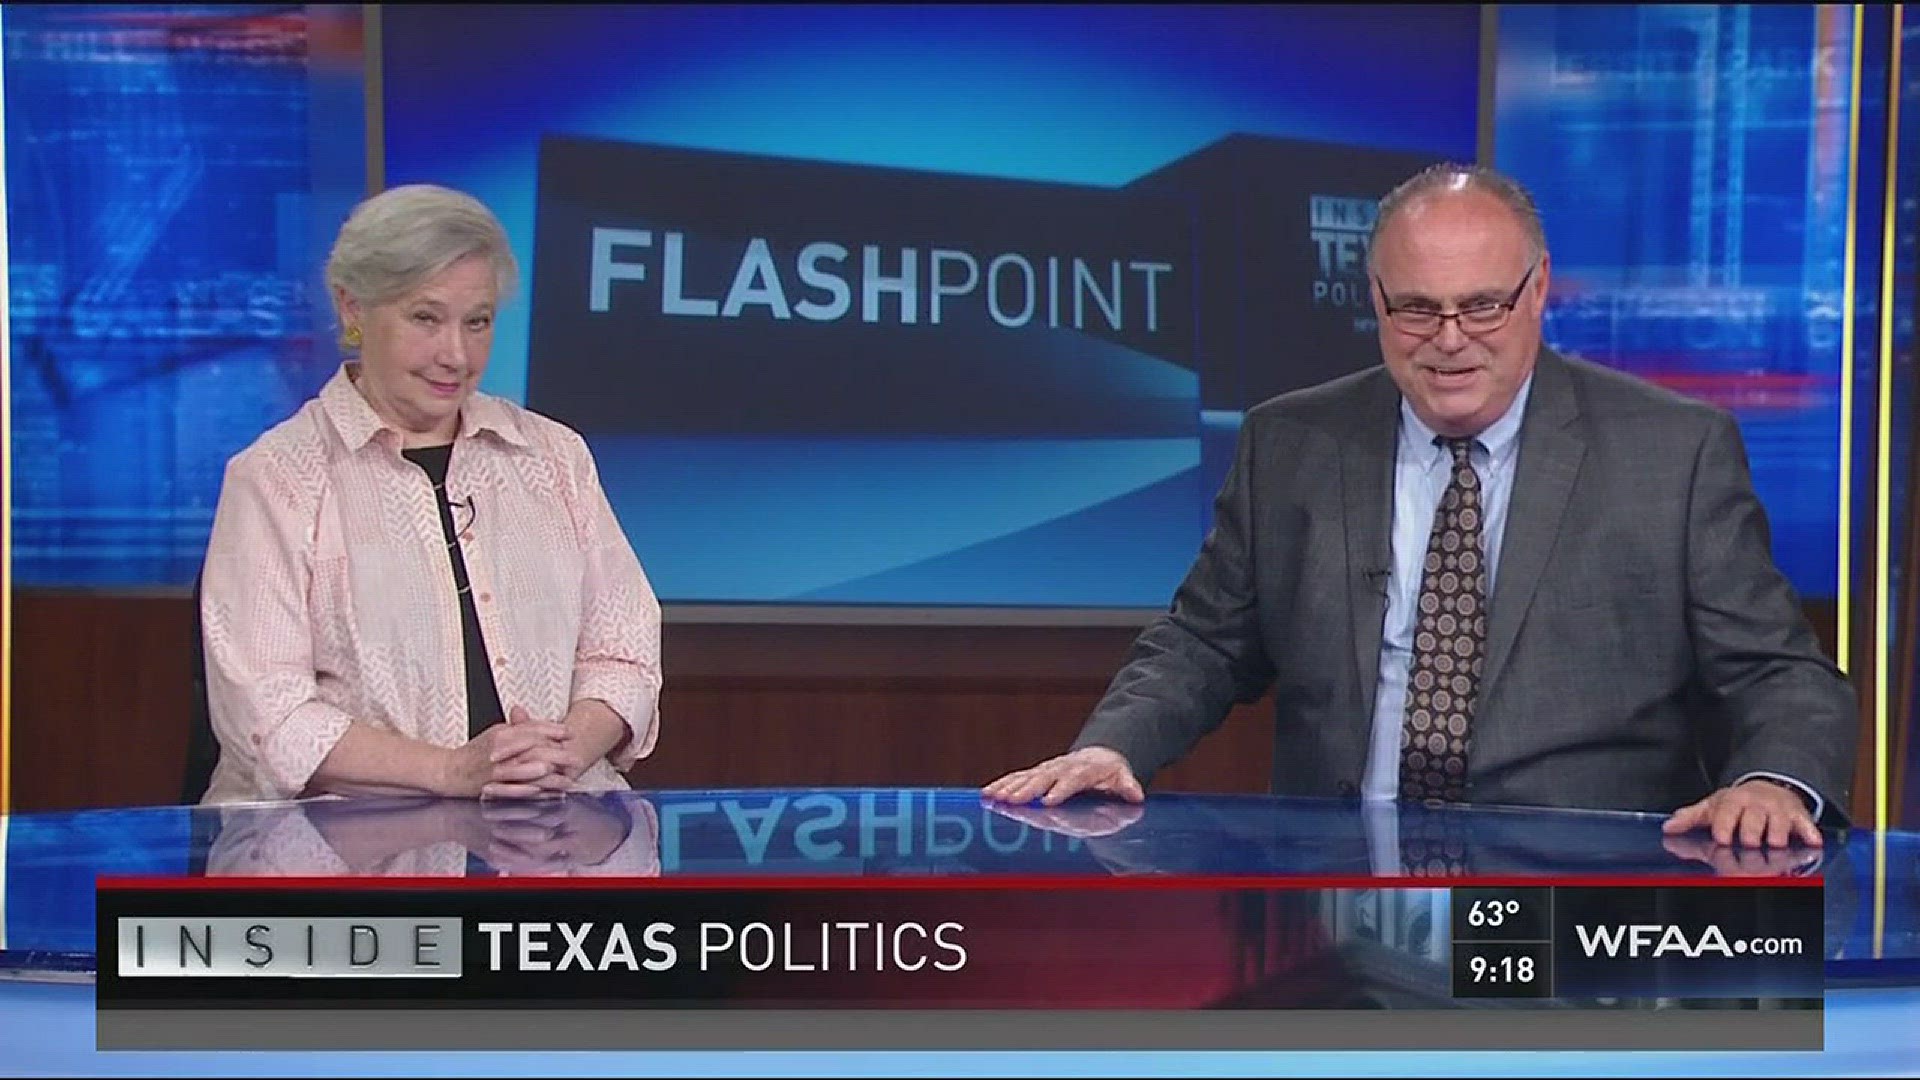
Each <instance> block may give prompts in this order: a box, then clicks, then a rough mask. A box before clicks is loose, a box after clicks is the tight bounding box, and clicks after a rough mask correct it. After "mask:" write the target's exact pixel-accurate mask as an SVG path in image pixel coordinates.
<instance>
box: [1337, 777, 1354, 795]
mask: <svg viewBox="0 0 1920 1080" xmlns="http://www.w3.org/2000/svg"><path fill="white" fill-rule="evenodd" d="M1337 790H1338V791H1339V792H1340V794H1341V795H1352V794H1353V793H1354V792H1356V791H1359V790H1360V788H1359V786H1358V785H1356V784H1355V783H1354V782H1353V781H1351V780H1342V781H1340V784H1339V786H1338V788H1337Z"/></svg>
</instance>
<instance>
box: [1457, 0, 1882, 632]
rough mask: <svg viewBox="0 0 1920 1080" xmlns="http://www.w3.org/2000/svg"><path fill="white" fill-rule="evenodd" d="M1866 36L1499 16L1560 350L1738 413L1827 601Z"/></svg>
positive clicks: (1799, 22)
mask: <svg viewBox="0 0 1920 1080" xmlns="http://www.w3.org/2000/svg"><path fill="white" fill-rule="evenodd" d="M1850 37H1851V17H1850V12H1849V10H1848V9H1846V8H1843V7H1828V8H1815V7H1813V6H1809V5H1781V6H1766V5H1686V6H1666V5H1657V4H1641V5H1634V6H1631V7H1594V6H1582V5H1573V4H1553V5H1541V6H1530V5H1502V7H1501V8H1500V27H1499V42H1500V60H1499V72H1498V78H1497V82H1496V88H1497V93H1498V107H1497V122H1496V130H1495V138H1494V145H1495V150H1496V154H1497V157H1498V159H1499V160H1498V164H1499V165H1500V167H1501V168H1503V169H1505V170H1506V171H1508V172H1510V173H1512V174H1513V175H1514V176H1515V177H1516V178H1517V179H1519V180H1520V181H1521V182H1522V183H1524V184H1526V185H1528V187H1529V188H1531V189H1532V191H1533V192H1534V194H1535V196H1536V198H1537V200H1538V202H1539V206H1540V212H1541V216H1542V217H1543V219H1544V221H1545V224H1546V230H1547V239H1548V243H1549V246H1550V247H1551V248H1552V251H1553V289H1552V294H1551V298H1550V306H1549V309H1548V312H1547V320H1546V339H1547V341H1548V342H1549V343H1551V344H1553V345H1555V346H1557V347H1559V348H1561V349H1563V350H1565V351H1567V352H1571V353H1577V354H1580V355H1583V356H1586V357H1588V358H1590V359H1593V360H1598V361H1600V362H1602V363H1606V364H1608V365H1611V366H1613V367H1618V368H1622V369H1624V370H1627V371H1631V372H1634V373H1635V374H1638V375H1641V376H1644V377H1646V378H1649V379H1652V380H1654V381H1656V382H1660V383H1663V384H1665V385H1667V386H1669V387H1671V388H1673V389H1675V390H1678V391H1680V392H1681V393H1685V394H1689V395H1693V396H1696V397H1699V398H1703V399H1705V400H1708V401H1712V402H1715V403H1716V404H1720V405H1723V406H1725V407H1727V408H1729V409H1731V410H1732V411H1733V413H1734V415H1735V416H1736V417H1737V418H1738V419H1739V421H1740V424H1741V427H1742V430H1743V433H1744V435H1745V437H1746V442H1747V452H1748V456H1749V458H1750V459H1751V462H1752V467H1753V474H1754V486H1755V487H1756V489H1757V490H1758V492H1759V495H1760V499H1761V502H1762V503H1763V504H1764V505H1765V506H1766V509H1767V513H1768V517H1769V519H1770V522H1771V524H1772V526H1773V533H1774V536H1773V540H1774V554H1775V558H1776V560H1777V561H1778V562H1779V564H1780V566H1781V569H1782V570H1783V571H1785V573H1786V574H1787V576H1788V577H1789V578H1790V579H1791V580H1792V581H1793V584H1794V586H1795V588H1796V589H1798V590H1799V591H1800V593H1801V594H1802V595H1803V596H1814V597H1831V596H1833V595H1834V591H1835V583H1836V581H1837V574H1838V556H1837V549H1838V530H1839V495H1838V492H1839V442H1840V411H1839V403H1840V371H1841V367H1840V362H1841V356H1840V340H1841V319H1840V313H1841V310H1842V306H1841V296H1842V284H1843V275H1844V270H1845V235H1846V225H1847V204H1846V192H1847V136H1848V94H1849V78H1848V73H1849V68H1850V64H1851V60H1852V51H1851V50H1852V42H1851V41H1850ZM1863 160H1864V159H1863ZM1871 242H1872V241H1871V237H1870V236H1869V237H1867V238H1866V239H1864V240H1863V243H1869V244H1870V243H1871ZM1868 287H1870V286H1867V285H1866V284H1864V283H1863V289H1865V288H1868ZM1863 298H1864V296H1863Z"/></svg>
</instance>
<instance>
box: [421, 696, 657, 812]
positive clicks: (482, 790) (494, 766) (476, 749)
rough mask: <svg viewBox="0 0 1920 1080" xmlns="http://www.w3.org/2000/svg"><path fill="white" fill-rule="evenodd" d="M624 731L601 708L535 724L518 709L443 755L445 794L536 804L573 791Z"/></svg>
mask: <svg viewBox="0 0 1920 1080" xmlns="http://www.w3.org/2000/svg"><path fill="white" fill-rule="evenodd" d="M626 735H627V725H626V723H625V721H623V720H621V719H620V717H619V715H618V714H617V713H615V712H614V711H613V709H611V708H610V707H608V706H607V705H606V704H604V703H602V702H599V701H595V700H593V699H591V698H588V699H582V700H580V701H576V702H574V704H573V707H572V708H570V709H569V710H567V715H566V716H565V717H563V718H561V719H559V720H538V719H535V718H534V717H533V716H532V715H531V714H529V713H528V712H527V710H526V708H525V707H524V706H520V705H515V706H514V707H513V708H512V709H510V710H508V712H507V722H506V723H504V724H495V725H493V726H492V727H490V728H488V729H486V730H485V731H483V732H481V733H480V734H479V735H476V736H474V737H473V738H472V739H469V740H467V742H466V744H465V745H463V746H460V747H458V748H457V749H454V750H452V751H450V752H449V756H448V758H447V772H448V782H447V783H446V784H445V785H444V791H445V794H449V795H454V796H458V797H465V798H475V797H477V798H481V799H537V798H543V797H548V796H556V795H563V794H565V793H566V792H569V791H572V790H574V784H575V782H576V781H578V780H579V779H580V775H581V774H582V773H584V772H586V770H587V769H588V768H590V767H592V765H593V763H594V762H596V761H599V760H600V759H601V758H603V757H605V756H606V755H607V754H608V753H609V752H611V751H612V750H613V749H614V748H615V747H617V746H619V745H620V743H621V741H622V740H623V739H625V738H626Z"/></svg>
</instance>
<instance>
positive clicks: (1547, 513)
mask: <svg viewBox="0 0 1920 1080" xmlns="http://www.w3.org/2000/svg"><path fill="white" fill-rule="evenodd" d="M1579 415H1580V408H1579V402H1578V400H1577V399H1576V398H1575V396H1574V392H1573V379H1572V375H1571V373H1570V372H1569V371H1568V370H1567V364H1566V362H1565V361H1564V360H1562V359H1560V358H1559V357H1558V356H1557V355H1555V354H1554V353H1553V352H1552V351H1551V350H1548V349H1545V348H1542V349H1541V350H1540V359H1539V362H1538V364H1537V365H1536V366H1535V368H1534V375H1533V389H1532V390H1531V391H1530V392H1529V395H1528V398H1527V414H1526V417H1525V418H1524V419H1523V420H1522V421H1521V425H1520V459H1519V461H1518V462H1517V463H1516V465H1517V469H1516V471H1515V474H1514V479H1513V491H1512V493H1511V495H1510V497H1509V501H1508V503H1507V525H1506V533H1505V535H1504V536H1503V537H1502V538H1501V542H1500V565H1499V567H1498V569H1497V570H1496V572H1495V574H1496V578H1495V582H1494V587H1493V597H1492V599H1491V600H1490V601H1489V610H1488V612H1487V668H1486V671H1484V672H1482V673H1481V678H1480V698H1481V700H1483V701H1484V700H1486V696H1487V694H1488V693H1489V692H1490V691H1491V690H1492V689H1493V686H1494V684H1495V682H1496V681H1497V680H1498V679H1499V678H1500V672H1501V670H1502V669H1503V668H1505V667H1506V663H1507V657H1508V655H1509V654H1510V653H1511V652H1512V651H1513V642H1514V638H1515V637H1516V636H1517V635H1518V634H1519V632H1520V624H1521V623H1522V622H1524V621H1525V620H1526V616H1527V608H1528V607H1529V606H1531V605H1532V603H1533V594H1534V590H1535V589H1536V588H1537V587H1538V586H1539V584H1540V575H1541V573H1542V572H1544V571H1545V570H1546V566H1547V557H1548V556H1549V555H1551V554H1552V552H1553V545H1554V541H1555V539H1556V538H1557V537H1558V536H1559V534H1560V523H1561V521H1562V519H1563V518H1564V517H1565V516H1566V510H1567V503H1568V501H1569V500H1570V499H1571V498H1572V495H1573V484H1574V480H1575V479H1576V478H1577V477H1578V476H1579V475H1580V462H1581V459H1582V458H1584V457H1585V456H1586V442H1585V440H1584V439H1582V438H1581V436H1580V431H1579V428H1578V426H1577V425H1575V424H1574V423H1573V421H1574V420H1575V419H1576V418H1577V417H1578V416H1579Z"/></svg>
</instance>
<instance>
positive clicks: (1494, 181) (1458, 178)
mask: <svg viewBox="0 0 1920 1080" xmlns="http://www.w3.org/2000/svg"><path fill="white" fill-rule="evenodd" d="M1466 188H1472V189H1474V190H1476V191H1483V192H1486V193H1487V194H1488V195H1491V196H1493V197H1494V198H1496V199H1498V200H1500V203H1501V205H1503V206H1505V207H1506V208H1507V209H1508V210H1510V211H1512V212H1513V216H1514V218H1515V219H1516V220H1517V221H1518V222H1519V223H1520V228H1521V230H1522V231H1523V232H1525V233H1526V234H1527V241H1528V243H1530V244H1532V245H1533V257H1534V258H1535V259H1538V258H1539V257H1540V256H1542V255H1545V254H1546V253H1547V231H1546V229H1545V228H1544V227H1542V226H1541V224H1540V211H1539V209H1538V208H1537V207H1535V206H1534V204H1533V196H1532V195H1529V194H1527V189H1526V188H1524V187H1521V186H1520V182H1519V181H1518V180H1515V179H1514V178H1513V177H1511V176H1508V175H1506V174H1505V173H1502V172H1500V171H1499V170H1497V169H1490V168H1488V167H1487V166H1485V165H1461V164H1457V163H1455V162H1451V161H1449V162H1444V163H1442V164H1439V165H1429V166H1427V167H1426V168H1424V169H1421V170H1420V171H1419V172H1417V173H1414V174H1413V175H1412V176H1410V177H1408V178H1407V179H1405V180H1403V181H1401V182H1400V184H1399V186H1398V187H1395V188H1394V189H1393V190H1392V191H1389V192H1387V194H1386V195H1385V196H1384V197H1383V198H1381V200H1380V209H1379V211H1378V212H1377V213H1375V214H1374V216H1373V235H1372V236H1370V237H1368V238H1367V265H1369V266H1371V265H1373V249H1374V245H1375V244H1376V243H1377V242H1378V241H1379V239H1380V234H1381V233H1382V232H1384V231H1386V227H1387V222H1388V221H1390V220H1392V218H1393V216H1394V215H1395V214H1397V213H1399V212H1400V211H1402V210H1404V209H1406V207H1407V205H1408V204H1409V203H1413V202H1417V201H1419V199H1420V198H1421V197H1422V196H1425V195H1431V194H1433V193H1434V192H1437V191H1459V190H1462V189H1466Z"/></svg>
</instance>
